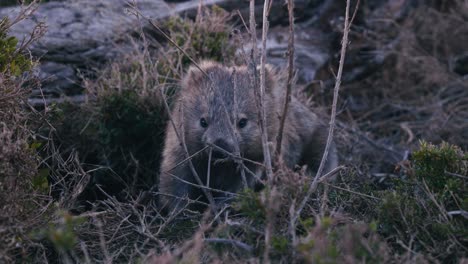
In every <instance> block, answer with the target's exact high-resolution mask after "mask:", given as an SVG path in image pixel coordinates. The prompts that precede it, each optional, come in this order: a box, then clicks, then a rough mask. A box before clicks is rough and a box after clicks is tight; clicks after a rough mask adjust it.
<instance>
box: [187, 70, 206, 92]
mask: <svg viewBox="0 0 468 264" xmlns="http://www.w3.org/2000/svg"><path fill="white" fill-rule="evenodd" d="M204 77H205V74H204V73H203V72H202V71H201V70H200V69H199V68H198V67H196V66H194V65H191V66H190V67H189V69H188V71H187V73H186V74H185V77H184V78H183V80H182V87H184V88H190V87H200V86H201V84H202V81H203V78H204Z"/></svg>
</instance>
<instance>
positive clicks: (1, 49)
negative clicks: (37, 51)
mask: <svg viewBox="0 0 468 264" xmlns="http://www.w3.org/2000/svg"><path fill="white" fill-rule="evenodd" d="M8 28H9V21H8V18H2V19H1V20H0V73H7V72H8V73H10V74H11V75H13V76H19V75H21V74H22V73H23V72H25V71H27V70H29V69H31V67H32V63H31V60H30V59H29V58H28V57H26V56H25V55H24V54H23V53H22V51H19V50H18V49H17V45H18V39H17V38H15V37H12V36H8V35H7V33H8V31H7V29H8Z"/></svg>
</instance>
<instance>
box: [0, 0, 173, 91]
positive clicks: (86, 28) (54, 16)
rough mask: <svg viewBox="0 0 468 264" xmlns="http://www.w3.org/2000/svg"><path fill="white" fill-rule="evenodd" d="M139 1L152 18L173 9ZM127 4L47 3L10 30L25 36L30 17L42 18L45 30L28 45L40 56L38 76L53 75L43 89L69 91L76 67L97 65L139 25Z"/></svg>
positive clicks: (116, 0) (12, 12)
mask: <svg viewBox="0 0 468 264" xmlns="http://www.w3.org/2000/svg"><path fill="white" fill-rule="evenodd" d="M137 6H138V8H139V9H140V10H141V12H142V13H143V14H144V15H145V16H149V17H152V18H154V19H160V18H164V17H166V16H167V15H168V14H169V13H170V11H171V9H170V7H169V6H168V5H167V4H166V3H165V2H164V1H162V0H139V1H137ZM126 7H127V1H126V0H101V1H94V0H78V1H66V2H48V3H44V4H40V5H39V7H38V8H37V10H36V12H34V13H33V14H32V15H31V16H30V17H29V18H28V19H26V20H23V21H21V22H20V23H18V24H15V25H13V27H12V28H11V30H10V34H12V35H14V36H16V37H17V38H18V39H20V40H22V39H25V38H27V36H28V35H29V34H30V33H31V32H32V30H33V29H34V26H35V24H36V23H34V22H38V21H43V22H45V24H46V26H47V32H46V34H45V35H44V36H43V37H42V38H41V39H40V40H39V41H38V42H36V43H34V44H33V45H32V46H31V47H30V49H31V52H32V54H33V55H34V56H36V57H40V58H41V63H42V65H41V66H40V67H39V71H40V73H39V76H41V77H43V78H46V79H51V80H52V81H50V82H45V83H44V84H43V88H44V91H47V92H49V91H50V92H53V93H55V92H59V91H60V90H61V91H62V92H63V93H65V94H67V95H68V94H73V93H75V92H76V91H77V89H76V86H77V84H76V81H77V80H78V77H77V76H76V74H75V73H76V70H75V69H88V68H90V67H94V66H99V65H101V64H103V63H105V62H106V61H108V60H109V59H110V58H113V57H114V56H115V54H116V48H115V45H114V43H115V42H117V41H118V40H119V39H122V38H123V37H124V36H127V35H128V34H129V32H133V31H135V29H136V28H138V27H139V24H138V20H137V18H136V17H135V16H133V15H129V14H126V12H125V8H126ZM20 8H21V7H9V8H3V9H0V17H4V16H8V17H9V18H11V19H14V18H15V17H16V16H17V15H18V14H19V12H20V10H21V9H20ZM31 21H32V22H31Z"/></svg>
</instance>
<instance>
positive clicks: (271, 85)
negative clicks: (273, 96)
mask: <svg viewBox="0 0 468 264" xmlns="http://www.w3.org/2000/svg"><path fill="white" fill-rule="evenodd" d="M260 69H261V68H260V65H258V66H257V70H258V73H259V75H258V76H259V78H260ZM277 75H278V73H277V72H276V70H275V68H274V67H273V65H271V64H265V91H266V92H267V93H276V89H277V86H278V85H277Z"/></svg>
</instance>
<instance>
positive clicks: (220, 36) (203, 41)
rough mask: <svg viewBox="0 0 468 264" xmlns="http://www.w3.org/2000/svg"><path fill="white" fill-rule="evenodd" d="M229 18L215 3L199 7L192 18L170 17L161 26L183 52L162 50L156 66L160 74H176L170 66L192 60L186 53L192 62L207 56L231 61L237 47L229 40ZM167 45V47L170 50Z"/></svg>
mask: <svg viewBox="0 0 468 264" xmlns="http://www.w3.org/2000/svg"><path fill="white" fill-rule="evenodd" d="M229 19H230V15H229V14H228V13H227V12H226V11H224V10H223V9H222V8H220V7H217V6H213V7H212V8H211V9H208V8H203V9H202V11H201V12H200V13H198V14H197V18H196V19H195V21H193V20H191V19H188V18H181V17H171V18H170V19H169V20H168V21H167V22H165V23H164V24H163V26H162V27H163V28H165V29H167V31H168V35H169V36H170V38H171V39H172V40H174V42H175V43H176V44H177V45H178V46H179V47H181V48H182V49H183V50H184V51H185V52H184V53H183V52H180V51H179V50H176V52H173V51H167V52H165V53H166V54H164V56H161V58H160V64H159V65H158V66H159V70H160V72H161V73H162V74H161V75H162V76H166V75H168V76H174V75H175V76H177V72H176V71H174V69H176V68H177V67H178V65H179V64H180V62H181V63H182V66H183V67H184V68H185V67H187V66H188V65H190V64H191V63H192V62H191V60H190V59H189V57H188V56H190V57H191V58H192V59H194V60H195V61H199V60H201V59H211V60H215V61H219V62H224V63H232V61H233V60H234V54H235V51H236V48H237V47H236V45H235V44H234V42H233V41H231V40H230V36H231V31H232V26H231V23H229ZM171 45H172V44H170V49H171V50H174V48H173V47H172V46H171ZM187 55H188V56H187Z"/></svg>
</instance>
